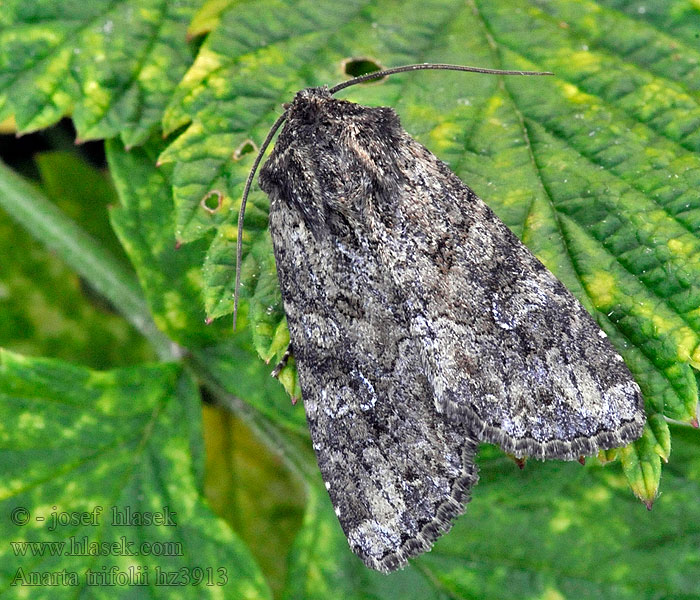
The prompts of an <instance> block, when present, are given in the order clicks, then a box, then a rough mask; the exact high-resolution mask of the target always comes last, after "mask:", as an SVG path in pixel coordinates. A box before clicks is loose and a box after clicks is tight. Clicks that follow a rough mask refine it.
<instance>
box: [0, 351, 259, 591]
mask: <svg viewBox="0 0 700 600" xmlns="http://www.w3.org/2000/svg"><path fill="white" fill-rule="evenodd" d="M0 361H1V362H0V413H2V414H1V415H0V423H1V424H2V425H1V426H0V437H1V439H2V451H1V452H2V460H1V461H0V469H1V470H2V481H3V482H4V485H3V489H2V492H0V505H1V508H2V513H3V514H4V515H6V518H4V519H3V520H2V523H1V524H0V538H2V539H3V540H5V541H6V543H5V544H3V547H2V548H1V549H0V557H1V558H2V560H0V564H1V565H2V566H1V567H0V586H1V587H2V589H4V590H6V591H7V590H9V589H10V588H9V587H8V586H9V583H10V581H11V580H12V579H13V578H15V577H17V576H18V573H19V569H22V570H23V572H24V573H25V576H27V575H26V574H27V573H30V572H35V573H47V572H60V571H61V570H62V569H65V570H66V571H69V572H75V573H77V574H78V575H77V577H78V585H77V586H76V587H71V586H68V587H63V588H56V587H55V586H51V585H48V586H47V585H44V586H40V587H34V588H33V591H32V597H36V598H59V597H75V595H76V593H82V594H84V595H85V596H86V597H90V598H115V597H116V598H127V597H133V594H134V590H135V589H139V588H134V587H133V586H130V585H116V586H115V585H112V586H109V585H102V586H88V585H86V578H85V577H86V576H85V572H86V570H87V569H91V570H92V571H95V572H98V573H99V572H100V571H101V570H102V568H103V567H105V568H106V569H107V570H109V569H111V568H112V567H113V566H114V567H116V568H117V569H118V570H119V571H120V572H125V573H126V572H128V568H129V567H130V566H133V567H134V568H136V569H138V568H139V567H140V568H146V567H147V569H148V573H149V578H150V579H149V581H150V585H149V586H148V588H147V589H148V593H149V594H150V595H151V596H152V597H154V598H166V597H171V593H172V592H171V591H170V588H169V587H163V586H158V585H156V583H155V580H156V571H157V569H160V570H161V571H166V572H167V571H174V572H177V571H179V570H180V569H181V568H182V567H183V566H187V567H192V568H194V567H201V569H202V570H206V569H207V568H212V572H213V575H212V577H214V581H217V578H218V577H221V576H222V574H225V576H226V583H225V585H213V586H207V585H201V586H195V585H192V584H191V583H190V584H188V585H182V586H179V587H178V596H179V597H183V598H200V597H202V596H205V597H212V598H214V597H217V598H218V597H222V595H226V597H229V596H230V597H233V598H250V599H256V600H257V599H259V598H269V597H270V594H269V590H268V589H267V586H266V584H265V583H264V581H263V579H262V575H261V574H260V571H259V570H258V567H257V566H256V564H255V562H254V561H253V559H252V558H251V556H250V554H249V553H248V550H247V549H246V547H245V546H244V545H243V544H242V543H241V542H240V540H239V539H238V538H237V537H236V536H235V535H234V534H233V533H232V532H231V530H230V529H229V528H228V527H227V526H226V525H225V524H224V523H223V522H222V521H221V520H219V519H217V518H216V517H215V516H214V515H213V513H212V512H211V511H210V509H209V508H208V507H207V506H206V505H205V504H204V503H203V502H202V498H201V486H202V477H203V472H202V468H203V464H202V462H201V456H202V453H201V433H202V432H201V416H200V415H201V413H200V408H199V398H198V395H197V392H196V388H195V387H194V385H193V382H192V380H191V379H190V378H189V377H188V376H187V375H186V374H184V373H183V372H182V371H181V369H180V367H178V366H176V365H172V364H161V365H155V366H142V367H134V368H126V369H119V370H114V371H104V372H96V371H90V370H88V369H84V368H79V367H74V366H72V365H69V364H66V363H63V362H60V361H56V360H46V359H27V358H23V357H21V356H19V355H16V354H11V353H9V352H7V351H2V352H1V353H0ZM193 457H194V458H193ZM98 507H100V509H98V510H101V512H100V514H99V516H97V513H96V512H93V511H95V509H97V508H98ZM22 509H24V510H26V511H28V512H22ZM126 510H130V511H131V512H132V514H135V513H137V512H139V513H146V512H150V513H157V512H161V513H162V512H164V511H167V512H169V513H170V514H171V515H172V517H171V518H170V519H169V520H168V521H166V522H167V523H169V524H167V525H165V524H161V525H142V526H140V527H135V526H129V525H126V524H123V521H122V524H120V522H119V521H117V520H116V519H117V517H116V512H120V513H121V514H122V515H125V511H126ZM13 511H14V512H13ZM115 511H116V512H115ZM63 512H68V513H86V514H87V513H89V514H90V515H96V516H95V517H89V516H88V517H86V518H87V519H88V520H87V521H84V522H81V523H79V522H77V521H76V522H72V523H71V522H68V523H67V524H65V525H61V524H59V525H57V526H56V527H55V528H54V529H52V524H53V521H52V514H53V513H56V514H58V513H63ZM13 514H14V515H28V521H27V522H26V523H22V522H17V521H15V522H13V520H12V519H11V518H10V515H13ZM41 517H43V518H44V519H45V520H39V518H41ZM59 523H60V522H59ZM71 539H73V540H74V541H75V542H77V543H79V542H83V541H84V540H87V542H88V543H97V544H113V543H116V544H119V543H120V542H121V544H122V546H121V547H122V548H129V550H130V551H133V552H137V553H138V554H132V555H129V554H125V553H124V552H122V551H119V550H118V549H112V547H111V546H110V550H109V551H108V552H107V553H103V554H100V555H91V554H90V553H87V554H86V555H79V554H76V553H75V552H73V554H72V555H71V554H70V552H69V549H70V544H71ZM10 540H12V541H13V542H17V544H19V546H18V545H17V544H15V546H13V545H12V544H11V543H10V542H9V541H10ZM25 542H27V543H31V542H38V543H41V542H54V543H56V544H61V543H65V547H63V548H60V547H59V546H55V548H54V549H55V550H56V551H55V554H52V553H51V551H50V550H46V553H45V554H44V555H43V556H39V555H36V554H35V552H36V547H35V548H34V549H32V548H27V547H26V546H24V548H25V550H24V551H22V550H21V549H20V550H17V548H19V547H20V546H22V544H24V543H25ZM146 543H148V544H152V545H153V546H152V547H154V548H155V545H156V544H166V543H174V544H175V545H174V546H172V547H171V550H170V551H169V552H170V555H165V553H164V552H163V551H162V550H161V551H155V550H152V551H151V552H150V553H148V548H146V547H145V546H142V544H146ZM98 547H102V546H98ZM160 548H163V546H160ZM220 568H221V569H224V571H218V569H220ZM193 574H194V572H193ZM205 581H206V579H205ZM15 589H22V588H15ZM141 589H144V590H145V588H141ZM139 593H141V592H139Z"/></svg>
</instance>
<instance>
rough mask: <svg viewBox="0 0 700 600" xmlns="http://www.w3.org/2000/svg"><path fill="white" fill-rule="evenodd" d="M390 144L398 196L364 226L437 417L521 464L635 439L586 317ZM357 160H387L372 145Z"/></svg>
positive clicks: (619, 379)
mask: <svg viewBox="0 0 700 600" xmlns="http://www.w3.org/2000/svg"><path fill="white" fill-rule="evenodd" d="M367 110H372V109H367ZM395 136H396V139H395V141H394V144H393V145H394V146H395V147H397V148H400V150H401V151H400V152H398V153H397V154H396V156H395V157H394V158H393V164H394V165H395V166H396V172H395V173H394V174H391V175H389V178H390V179H393V180H397V181H400V182H401V185H400V190H399V193H398V194H395V195H394V194H392V204H393V205H392V206H391V207H387V208H388V210H389V211H390V213H389V214H390V216H389V217H387V216H382V213H383V212H384V210H385V209H384V207H380V206H378V207H376V209H375V211H376V213H375V214H374V215H370V216H369V217H368V219H367V222H368V223H370V225H371V229H372V232H371V233H370V237H372V239H373V240H375V242H376V244H377V248H378V251H379V255H380V257H381V262H382V265H383V267H384V268H385V270H386V271H387V272H388V273H391V275H392V278H393V280H394V282H395V284H396V286H397V288H398V289H400V290H401V291H402V294H403V296H404V303H405V306H406V308H407V313H408V314H407V316H408V318H409V320H410V322H411V332H412V334H413V336H414V339H415V340H416V342H417V343H418V345H419V347H420V348H421V350H422V352H423V355H424V358H425V362H426V363H427V365H428V367H427V368H428V372H429V379H430V383H431V386H432V389H433V392H434V394H435V398H436V401H437V403H438V407H439V409H440V410H442V411H444V412H445V413H447V414H448V415H450V416H451V417H453V418H457V419H460V420H463V421H465V422H466V423H467V424H468V425H469V427H470V429H471V430H472V432H473V435H475V436H476V437H477V438H478V439H479V440H481V441H488V442H494V443H497V444H499V445H500V446H501V447H502V448H503V449H504V450H505V451H507V452H511V453H513V454H515V455H517V456H524V455H528V456H534V457H537V458H561V459H566V460H571V459H575V458H577V457H579V456H582V455H591V454H594V453H596V452H597V451H598V450H599V449H607V448H614V447H619V446H623V445H625V444H627V443H629V442H630V441H632V440H634V439H636V438H637V437H639V435H641V431H642V427H643V425H644V420H645V417H644V410H643V401H642V397H641V393H640V390H639V387H638V386H637V384H636V383H635V381H634V380H633V378H632V376H631V374H630V372H629V370H628V368H627V366H626V365H625V364H624V362H623V360H622V358H621V357H620V355H619V354H618V353H617V352H616V350H615V349H614V347H613V346H612V344H611V343H610V342H609V340H608V339H607V337H606V335H605V333H604V332H603V331H602V330H601V329H600V328H599V327H598V325H597V324H596V322H595V321H594V320H593V318H592V317H591V316H590V315H589V314H588V312H586V310H585V309H584V308H583V306H582V305H581V304H580V303H579V302H578V300H576V298H574V296H573V295H572V294H571V293H570V292H569V291H568V290H567V289H566V288H565V287H564V286H563V285H562V283H561V282H560V281H559V280H557V279H556V278H555V277H554V276H553V275H552V274H551V273H550V272H549V271H548V270H547V269H546V268H545V267H544V266H543V265H542V264H541V263H540V262H539V261H538V260H537V259H536V258H535V256H534V255H533V254H532V253H531V252H530V251H529V250H528V249H527V248H526V247H525V246H524V245H523V244H522V243H521V242H520V240H518V238H517V237H516V236H515V235H513V233H512V232H511V231H510V230H509V229H508V228H507V227H506V225H505V224H504V223H503V222H502V221H501V220H500V219H498V218H497V217H496V216H495V214H494V213H493V212H492V211H491V210H490V209H489V208H488V207H487V206H486V205H485V204H484V202H482V201H481V200H480V199H479V198H478V197H477V196H476V195H475V194H474V193H473V192H472V191H471V190H470V189H469V188H468V187H467V186H466V185H464V184H463V183H462V182H461V181H460V180H459V178H458V177H457V176H456V175H454V174H453V173H452V172H451V171H450V170H449V168H448V167H447V165H445V164H444V163H442V162H441V161H440V160H438V159H437V158H436V157H435V156H434V155H432V154H431V153H430V152H429V151H428V150H427V149H425V148H424V147H423V146H421V145H420V144H419V143H418V142H416V141H415V140H413V139H412V138H411V137H410V136H409V135H408V134H407V133H406V132H405V131H403V130H402V129H399V130H397V131H396V132H395ZM358 156H361V157H363V159H364V160H365V161H366V167H365V168H367V169H376V168H377V167H376V165H377V161H379V163H380V164H381V163H383V161H385V159H384V158H383V157H376V156H374V155H373V153H372V148H371V146H367V147H365V148H364V149H363V150H362V151H361V152H360V153H359V154H358ZM384 172H385V173H386V169H385V168H384ZM376 196H377V197H381V196H382V194H381V193H379V194H376ZM397 244H400V247H401V250H400V252H397Z"/></svg>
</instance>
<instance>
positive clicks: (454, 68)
mask: <svg viewBox="0 0 700 600" xmlns="http://www.w3.org/2000/svg"><path fill="white" fill-rule="evenodd" d="M424 69H434V70H438V71H439V70H442V71H468V72H470V73H487V74H489V75H554V73H550V72H549V71H502V70H500V69H484V68H482V67H467V66H464V65H445V64H440V63H437V64H436V63H421V64H418V65H404V66H402V67H392V68H391V69H384V70H383V71H375V72H374V73H367V74H366V75H360V76H359V77H355V78H353V79H348V80H347V81H343V82H342V83H339V84H338V85H334V86H333V87H332V88H330V89H329V90H328V91H329V92H330V93H331V94H335V93H336V92H339V91H340V90H344V89H345V88H346V87H350V86H351V85H357V84H358V83H362V82H364V81H370V80H372V79H379V78H380V77H386V76H387V75H393V74H394V73H403V72H405V71H422V70H424Z"/></svg>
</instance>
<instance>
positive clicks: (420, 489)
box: [260, 118, 477, 572]
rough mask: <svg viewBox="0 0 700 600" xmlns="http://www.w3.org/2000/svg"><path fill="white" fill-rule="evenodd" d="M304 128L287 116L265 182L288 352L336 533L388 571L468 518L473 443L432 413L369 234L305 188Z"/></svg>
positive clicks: (312, 159) (308, 164)
mask: <svg viewBox="0 0 700 600" xmlns="http://www.w3.org/2000/svg"><path fill="white" fill-rule="evenodd" d="M300 127H301V126H300V124H299V123H298V122H297V121H296V120H295V119H293V118H290V121H289V122H288V126H287V127H285V129H284V130H283V131H282V133H281V134H280V138H279V140H278V142H277V145H276V147H275V150H274V151H273V153H272V155H271V157H270V159H269V160H268V162H267V163H266V164H265V166H264V167H263V169H262V171H261V175H260V183H261V186H262V187H263V189H264V190H265V191H266V192H267V193H268V195H269V197H270V232H271V235H272V240H273V245H274V250H275V259H276V263H277V271H278V276H279V282H280V287H281V290H282V298H283V301H284V308H285V312H286V314H287V320H288V324H289V331H290V336H291V344H292V349H293V353H294V356H295V360H296V363H297V369H298V373H299V379H300V383H301V389H302V398H303V402H304V408H305V410H306V416H307V421H308V424H309V429H310V432H311V438H312V441H313V446H314V449H315V451H316V455H317V458H318V464H319V467H320V470H321V474H322V475H323V479H324V481H325V483H326V487H327V489H328V492H329V494H330V497H331V500H332V502H333V505H334V507H335V510H336V514H337V515H338V519H339V521H340V524H341V526H342V527H343V530H344V532H345V534H346V536H347V538H348V541H349V544H350V546H351V548H352V550H353V551H354V552H355V553H356V554H357V555H358V556H359V557H360V558H361V559H362V560H363V561H364V562H365V563H366V564H367V565H368V566H370V567H372V568H375V569H378V570H380V571H385V572H388V571H390V570H394V569H396V568H398V567H400V566H402V565H403V564H405V562H406V559H407V558H408V557H410V556H413V555H415V554H418V553H420V552H424V551H426V550H428V549H429V548H430V546H431V545H432V543H433V541H434V540H435V539H436V538H437V537H438V536H439V535H440V534H441V533H443V532H445V531H446V530H448V529H449V528H450V526H451V519H452V518H453V517H455V516H456V515H458V514H460V513H461V512H463V510H464V504H465V503H466V502H467V501H468V499H469V490H470V488H471V487H472V485H474V483H475V482H476V481H477V470H476V467H475V465H474V455H475V452H476V449H477V444H476V442H475V441H474V440H473V439H471V438H470V437H469V436H468V434H467V432H466V431H465V429H464V425H463V424H460V423H456V422H451V421H449V420H448V419H445V418H444V415H441V414H439V412H438V411H437V409H436V404H435V400H434V397H433V392H432V388H431V384H430V382H429V381H428V378H427V377H426V374H425V369H424V367H423V365H422V363H421V361H422V357H421V352H420V349H419V348H418V347H417V345H416V343H415V340H414V339H413V337H412V334H411V332H410V324H409V323H408V321H407V319H406V314H405V312H404V310H403V305H402V300H401V297H400V295H399V294H398V292H397V290H396V287H395V285H394V283H393V281H392V279H391V276H390V275H389V274H388V273H387V272H386V271H385V270H384V269H383V268H382V267H381V265H380V262H379V257H378V253H377V249H376V247H374V246H373V245H372V243H371V241H370V240H369V238H368V236H367V232H366V231H363V230H357V229H355V228H354V227H351V226H349V223H348V221H347V219H346V216H345V215H344V214H342V212H334V211H333V210H331V209H329V208H328V206H326V204H325V200H323V199H322V197H321V196H322V194H323V192H322V191H321V190H316V191H315V192H314V191H311V192H310V191H309V190H310V189H312V190H313V188H310V187H309V186H311V185H312V183H313V182H314V181H318V179H319V176H318V174H314V173H311V172H310V169H312V168H316V167H314V165H316V164H317V158H318V153H317V152H316V151H315V150H316V149H317V146H315V145H314V144H313V137H312V136H311V134H308V136H306V137H305V136H304V135H303V133H304V131H303V127H301V130H300ZM300 131H301V133H300ZM316 210H320V211H321V212H322V213H323V221H322V223H321V221H319V219H321V216H320V214H321V213H316V212H314V211H316Z"/></svg>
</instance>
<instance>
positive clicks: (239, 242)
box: [233, 110, 287, 331]
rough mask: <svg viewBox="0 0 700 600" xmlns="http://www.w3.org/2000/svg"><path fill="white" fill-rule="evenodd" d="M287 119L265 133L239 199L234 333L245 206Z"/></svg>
mask: <svg viewBox="0 0 700 600" xmlns="http://www.w3.org/2000/svg"><path fill="white" fill-rule="evenodd" d="M286 118H287V111H286V110H285V111H284V112H283V113H282V114H281V115H280V116H279V117H277V120H276V121H275V122H274V124H273V125H272V127H270V131H268V133H267V137H266V138H265V141H264V142H263V143H262V146H260V150H259V151H258V155H257V156H256V157H255V161H254V162H253V166H252V167H251V169H250V173H248V179H247V180H246V182H245V188H244V189H243V198H242V199H241V208H240V209H239V211H238V235H237V236H236V284H235V286H234V288H233V330H234V331H236V319H237V318H238V290H239V288H240V287H241V259H242V258H243V216H244V215H245V205H246V202H247V201H248V194H249V193H250V186H251V185H252V184H253V177H255V172H256V171H257V170H258V166H259V165H260V161H261V160H262V157H263V154H265V150H267V147H268V146H269V145H270V142H271V141H272V138H273V137H274V135H275V133H277V130H278V129H279V128H280V125H282V123H284V120H285V119H286Z"/></svg>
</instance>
